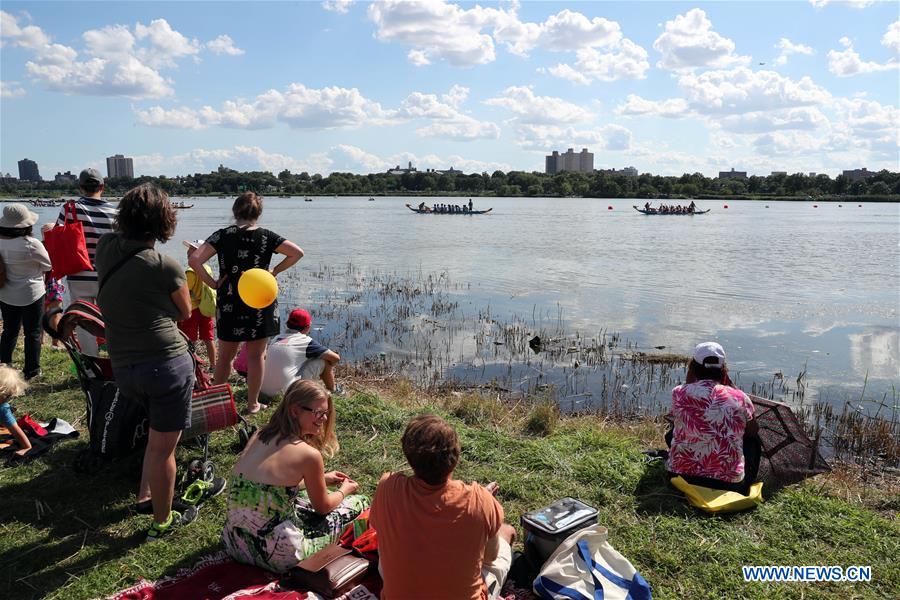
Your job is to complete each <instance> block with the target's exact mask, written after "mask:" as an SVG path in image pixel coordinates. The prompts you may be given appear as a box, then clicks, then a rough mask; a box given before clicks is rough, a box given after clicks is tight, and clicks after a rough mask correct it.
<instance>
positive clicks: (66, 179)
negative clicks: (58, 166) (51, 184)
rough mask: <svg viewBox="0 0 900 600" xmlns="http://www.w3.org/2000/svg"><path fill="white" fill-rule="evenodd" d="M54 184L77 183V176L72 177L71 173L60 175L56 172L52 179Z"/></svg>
mask: <svg viewBox="0 0 900 600" xmlns="http://www.w3.org/2000/svg"><path fill="white" fill-rule="evenodd" d="M53 180H54V181H55V182H56V183H75V182H76V181H78V175H73V174H72V171H66V172H65V173H60V172H58V171H57V173H56V177H54V178H53Z"/></svg>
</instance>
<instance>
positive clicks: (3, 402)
mask: <svg viewBox="0 0 900 600" xmlns="http://www.w3.org/2000/svg"><path fill="white" fill-rule="evenodd" d="M27 387H28V384H27V383H25V379H24V378H23V377H22V374H21V373H20V372H18V371H16V370H15V369H13V368H11V367H7V366H6V365H0V425H3V426H4V427H6V428H7V429H8V430H9V432H10V433H11V434H12V436H13V439H15V440H16V443H18V444H19V449H18V450H16V455H17V456H25V454H26V453H27V452H28V451H29V450H31V442H30V441H28V436H27V435H25V432H24V431H22V428H21V427H19V424H18V423H16V417H15V416H13V411H12V408H11V407H10V406H9V400H10V399H11V398H14V397H16V396H21V395H22V394H23V393H24V392H25V388H27Z"/></svg>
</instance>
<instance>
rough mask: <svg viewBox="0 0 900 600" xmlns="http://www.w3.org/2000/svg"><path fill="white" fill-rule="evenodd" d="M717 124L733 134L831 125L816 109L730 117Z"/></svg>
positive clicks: (796, 109) (754, 113)
mask: <svg viewBox="0 0 900 600" xmlns="http://www.w3.org/2000/svg"><path fill="white" fill-rule="evenodd" d="M716 123H717V124H718V126H719V127H721V128H722V129H724V130H726V131H731V132H733V133H763V132H771V131H779V130H786V129H794V130H807V131H814V130H818V129H822V128H825V127H827V126H828V125H829V124H830V123H829V121H828V118H827V117H826V116H825V115H824V114H823V113H822V111H820V110H819V109H818V108H815V107H802V108H791V109H787V110H775V111H757V112H749V113H744V114H741V115H729V116H726V117H722V118H721V119H718V120H717V121H716Z"/></svg>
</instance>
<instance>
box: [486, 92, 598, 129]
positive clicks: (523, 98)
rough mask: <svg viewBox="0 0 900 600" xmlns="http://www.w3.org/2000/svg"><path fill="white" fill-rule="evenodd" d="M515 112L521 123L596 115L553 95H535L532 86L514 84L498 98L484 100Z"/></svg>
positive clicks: (556, 121) (567, 120) (579, 119)
mask: <svg viewBox="0 0 900 600" xmlns="http://www.w3.org/2000/svg"><path fill="white" fill-rule="evenodd" d="M484 103H485V104H487V105H490V106H499V107H502V108H506V109H508V110H510V111H511V112H513V113H514V114H515V115H516V116H517V119H518V121H519V122H520V123H527V124H561V123H581V122H585V121H590V120H592V119H593V118H594V115H593V114H592V113H591V112H590V111H588V110H585V109H583V108H581V107H580V106H577V105H575V104H572V103H571V102H567V101H565V100H563V99H562V98H556V97H553V96H535V95H534V92H533V91H531V88H529V87H524V86H512V87H508V88H506V89H505V90H504V91H503V94H502V95H500V96H498V97H496V98H489V99H487V100H485V101H484Z"/></svg>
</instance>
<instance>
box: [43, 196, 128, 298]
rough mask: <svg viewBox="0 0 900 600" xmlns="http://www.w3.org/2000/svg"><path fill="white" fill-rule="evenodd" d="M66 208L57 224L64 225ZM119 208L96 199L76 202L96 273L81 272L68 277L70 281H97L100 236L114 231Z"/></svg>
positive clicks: (76, 212) (82, 199)
mask: <svg viewBox="0 0 900 600" xmlns="http://www.w3.org/2000/svg"><path fill="white" fill-rule="evenodd" d="M65 210H66V207H65V205H63V206H62V207H60V209H59V216H58V217H57V218H56V224H57V225H62V224H63V223H64V222H65V219H66V213H65ZM118 212H119V208H118V207H117V206H116V205H115V204H113V203H112V202H107V201H106V200H99V199H96V198H84V197H82V198H79V199H78V200H75V214H77V215H78V220H79V221H81V226H82V227H83V228H84V243H85V245H86V246H87V251H88V257H89V258H90V259H91V265H93V266H94V269H95V270H94V271H81V272H80V273H74V274H72V275H69V276H68V280H69V281H97V271H96V268H97V263H96V262H94V253H95V252H96V251H97V240H99V239H100V236H102V235H104V234H107V233H110V232H112V231H113V228H114V223H115V220H116V215H117V214H118Z"/></svg>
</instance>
